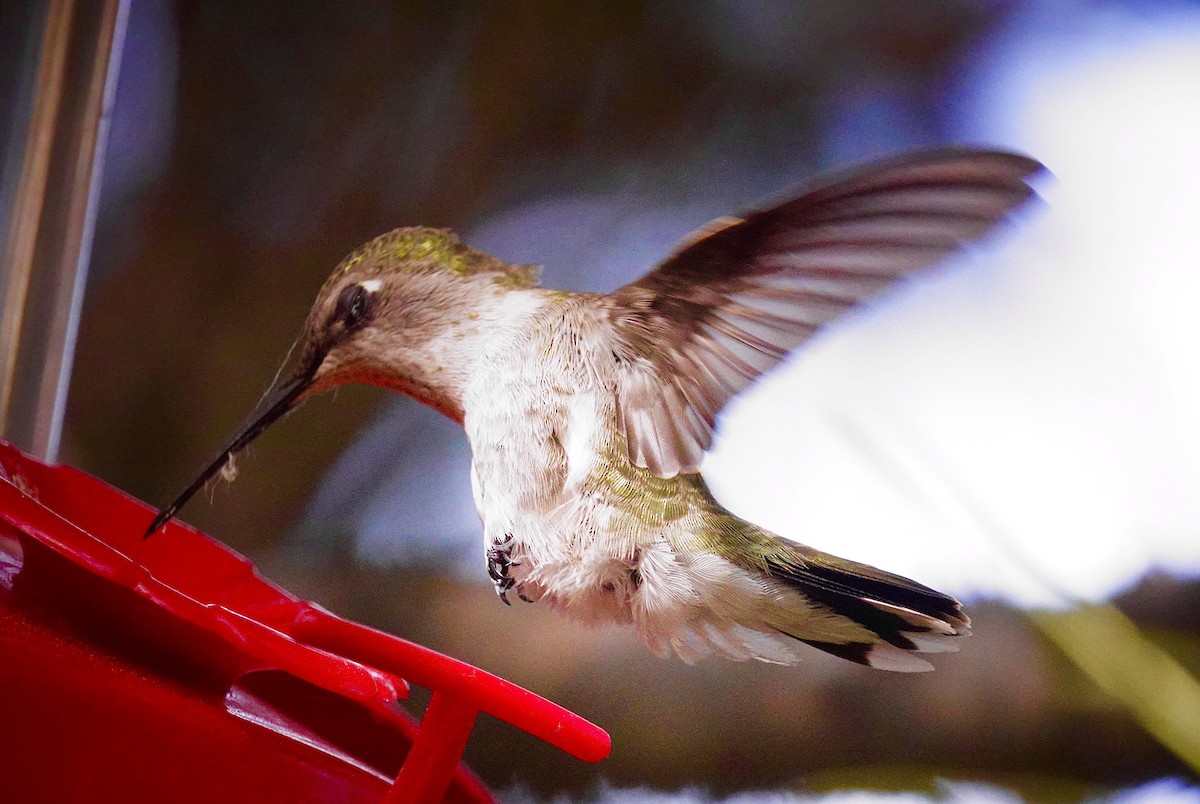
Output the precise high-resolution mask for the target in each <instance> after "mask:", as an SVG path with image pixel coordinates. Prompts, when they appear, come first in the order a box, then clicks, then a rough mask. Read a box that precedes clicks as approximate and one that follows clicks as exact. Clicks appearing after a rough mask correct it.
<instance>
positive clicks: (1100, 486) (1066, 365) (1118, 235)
mask: <svg viewBox="0 0 1200 804" xmlns="http://www.w3.org/2000/svg"><path fill="white" fill-rule="evenodd" d="M1164 8H1171V9H1172V10H1171V12H1170V13H1169V14H1166V13H1162V14H1160V15H1159V17H1158V18H1157V19H1154V18H1153V16H1152V15H1151V16H1147V14H1146V13H1145V12H1142V13H1140V14H1138V15H1136V16H1135V15H1132V14H1130V15H1120V14H1117V13H1115V12H1114V13H1109V14H1107V15H1102V16H1099V17H1089V18H1087V19H1088V23H1087V25H1086V26H1085V27H1082V28H1081V27H1080V26H1079V20H1078V19H1077V18H1069V17H1068V21H1067V22H1065V23H1063V24H1062V26H1060V27H1059V28H1058V29H1057V30H1056V29H1055V28H1054V26H1053V25H1047V20H1046V19H1045V18H1044V17H1038V18H1036V19H1029V20H1026V23H1027V24H1025V25H1021V24H1020V23H1018V25H1017V26H1016V28H1015V30H1013V31H1010V32H1009V33H1008V35H1007V36H1004V37H1002V38H1001V39H1000V40H999V41H998V42H997V43H996V45H995V46H994V47H992V49H991V52H990V54H986V55H985V57H984V59H983V63H984V65H985V66H984V68H983V69H982V70H979V71H977V72H976V74H975V75H974V76H973V78H972V80H971V81H969V82H968V85H967V86H965V87H964V90H965V91H967V92H969V93H971V94H972V96H973V98H974V102H973V105H972V103H964V104H962V108H963V111H964V113H963V115H962V120H963V123H962V125H961V134H962V139H963V140H966V141H985V142H1002V143H1005V145H1006V146H1007V147H1012V148H1015V149H1017V150H1023V151H1026V152H1028V153H1030V154H1033V155H1034V156H1036V157H1038V158H1039V159H1041V160H1043V161H1044V162H1045V163H1046V164H1047V165H1048V166H1049V167H1050V168H1051V170H1052V171H1053V173H1054V175H1055V179H1054V181H1053V182H1052V183H1050V184H1048V185H1047V186H1046V187H1044V188H1043V189H1044V195H1045V197H1046V198H1047V200H1048V201H1049V210H1048V211H1043V215H1044V217H1043V218H1042V219H1041V220H1038V221H1037V222H1036V223H1035V224H1033V225H1031V226H1029V227H1023V228H1020V230H1019V231H1018V233H1017V234H1016V237H1015V238H1002V239H1001V240H999V241H998V242H999V243H1000V244H1002V245H1005V248H1004V249H1003V250H1002V251H998V252H997V251H994V250H992V252H991V255H990V258H989V259H988V260H986V261H980V260H976V261H975V262H976V263H984V264H976V265H973V266H971V267H970V268H969V269H967V270H958V271H949V272H946V273H943V274H941V275H937V276H934V277H931V278H929V279H922V280H919V281H917V282H914V283H912V284H913V285H914V286H915V288H914V290H915V292H912V293H908V294H904V295H905V299H904V303H903V304H902V305H899V306H895V307H892V306H890V305H889V308H890V309H888V312H887V314H886V315H883V316H876V317H874V318H872V319H870V320H867V321H862V320H860V321H859V322H858V323H859V325H858V326H855V327H852V328H849V329H843V330H842V331H841V332H838V333H836V334H835V335H834V336H833V337H831V338H827V339H825V340H824V342H823V343H818V344H817V345H816V348H814V349H812V350H810V351H809V352H807V353H803V354H802V356H801V357H800V358H799V359H797V360H796V361H795V362H794V365H793V366H792V367H791V368H787V369H784V370H783V371H781V372H779V373H778V374H777V375H776V376H773V377H771V378H768V380H767V381H766V382H764V383H762V384H760V385H759V386H758V387H756V388H755V389H754V390H752V391H751V392H750V393H749V394H747V395H746V396H745V397H744V398H743V399H741V400H738V402H737V403H736V404H735V405H734V406H733V408H732V410H731V412H730V414H729V415H728V416H727V417H726V421H725V422H724V426H723V428H722V431H721V438H720V439H719V441H718V449H717V450H716V452H715V453H714V454H713V455H712V456H711V459H710V461H709V462H708V463H707V464H706V467H705V468H706V474H708V475H709V477H710V479H711V481H712V482H713V485H714V488H715V489H716V491H717V494H718V496H719V497H720V498H721V499H722V501H724V502H725V503H726V504H728V505H729V506H730V507H731V508H733V509H734V510H735V511H737V512H738V513H741V514H742V515H744V516H747V517H748V518H750V519H754V520H756V521H759V522H760V523H761V524H764V525H766V526H768V527H772V528H774V529H776V530H778V531H779V532H780V533H782V534H784V535H787V536H791V537H793V538H797V539H799V540H801V541H805V542H807V543H810V544H813V545H814V546H817V547H820V548H822V549H828V550H830V551H831V552H835V553H838V554H841V555H846V556H848V557H853V558H856V559H859V560H864V561H868V562H870V563H874V564H878V565H880V566H883V567H885V568H887V569H889V570H893V571H897V572H902V573H906V574H909V575H912V576H914V577H916V578H918V579H919V580H921V581H923V582H925V583H929V584H931V585H933V586H936V587H939V588H945V589H947V591H950V592H953V593H955V594H958V595H960V596H965V597H971V596H978V595H989V596H1002V597H1006V598H1008V599H1010V600H1013V601H1016V602H1018V603H1024V604H1030V605H1042V604H1048V603H1056V602H1061V601H1062V600H1063V599H1064V598H1069V597H1075V596H1077V597H1083V598H1088V599H1098V598H1103V597H1105V596H1108V595H1111V594H1113V593H1115V592H1117V591H1119V590H1120V589H1122V588H1124V587H1125V586H1127V585H1128V584H1130V583H1132V582H1134V581H1136V579H1137V578H1138V577H1140V576H1141V575H1143V574H1145V573H1146V572H1147V571H1148V570H1150V569H1151V568H1153V567H1164V568H1167V569H1170V570H1172V571H1175V572H1177V573H1188V574H1190V573H1195V572H1196V570H1197V568H1200V315H1198V314H1197V308H1198V306H1200V223H1198V222H1197V217H1198V211H1200V202H1198V198H1197V196H1198V193H1197V185H1198V183H1200V147H1198V140H1197V135H1196V132H1200V92H1198V91H1197V89H1196V88H1197V87H1200V15H1198V14H1197V13H1196V12H1195V11H1191V10H1188V9H1183V10H1182V11H1175V10H1173V9H1174V7H1164ZM1069 26H1070V27H1069ZM984 253H987V250H986V249H985V250H984ZM886 303H887V302H885V304H886Z"/></svg>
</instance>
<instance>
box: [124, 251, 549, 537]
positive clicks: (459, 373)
mask: <svg viewBox="0 0 1200 804" xmlns="http://www.w3.org/2000/svg"><path fill="white" fill-rule="evenodd" d="M536 282H537V272H536V269H535V268H534V267H533V266H527V265H510V264H508V263H506V262H503V261H502V260H498V259H496V258H495V257H491V256H489V255H487V254H484V253H482V252H480V251H476V250H474V249H472V248H470V247H469V246H467V245H465V244H463V243H462V242H460V241H459V239H458V238H457V237H455V236H454V234H453V233H451V232H449V231H447V230H443V229H431V228H426V227H411V228H405V229H396V230H394V231H391V232H388V233H387V234H384V235H380V236H379V237H377V238H375V239H374V240H371V241H369V242H367V243H366V244H364V245H363V246H361V247H359V248H358V249H356V250H355V251H354V252H353V253H352V254H350V255H349V256H348V257H346V258H345V259H344V260H342V262H341V263H340V264H339V265H338V266H337V268H335V269H334V271H333V273H332V274H331V275H330V277H329V279H328V280H327V281H326V282H325V284H324V285H323V286H322V287H321V290H320V291H319V292H318V294H317V298H316V301H314V302H313V306H312V310H311V311H310V312H309V314H308V319H307V320H306V321H305V323H304V328H303V330H302V331H301V333H300V338H299V339H298V341H297V343H296V349H295V350H294V352H295V354H296V355H297V357H296V361H295V363H294V364H293V366H292V368H291V370H290V371H289V372H287V373H286V374H285V375H284V376H285V379H284V380H283V381H282V382H277V383H276V384H275V385H274V386H273V387H272V388H271V390H269V391H268V392H267V394H266V396H265V397H264V398H263V400H262V402H261V403H260V404H259V406H258V408H257V409H256V410H255V411H254V413H253V414H251V416H250V418H249V419H247V420H246V422H245V424H243V425H242V427H240V428H239V429H238V430H237V432H236V433H235V434H234V435H233V437H232V438H231V439H230V440H229V442H228V443H227V444H226V445H225V447H224V449H222V450H221V451H220V452H219V453H217V455H216V456H215V457H214V458H213V460H212V461H211V462H209V463H208V464H207V465H206V466H205V467H204V469H202V470H201V471H200V472H199V473H198V474H197V475H196V477H195V478H194V479H193V480H192V482H191V483H190V484H189V485H188V486H187V488H186V489H184V491H183V493H182V494H180V495H179V497H177V498H176V499H175V501H174V502H173V503H171V505H169V506H167V507H166V508H164V509H162V511H160V512H159V514H158V516H157V517H156V518H155V520H154V522H153V523H152V524H151V526H150V528H149V530H148V531H147V532H146V535H147V536H149V535H150V534H151V533H154V532H155V531H156V530H158V529H159V528H160V527H162V525H164V524H166V522H167V521H168V520H170V519H171V518H172V517H174V516H175V514H176V512H177V511H178V510H179V509H180V508H182V507H183V505H184V504H185V503H186V502H187V501H188V500H189V499H191V498H192V496H193V495H195V493H196V492H197V491H199V490H200V489H201V488H203V487H204V485H205V484H206V483H207V482H208V481H209V480H210V479H211V478H212V477H213V476H214V475H216V474H217V473H218V472H220V471H221V470H222V469H223V468H224V467H225V466H226V465H227V464H228V463H229V461H230V460H231V459H232V458H233V456H234V455H236V454H237V453H239V452H241V451H242V450H243V449H245V448H246V446H247V445H249V444H250V442H251V441H253V440H254V439H255V438H257V437H258V436H259V435H260V434H261V433H262V432H263V431H264V430H266V429H267V427H269V426H270V425H271V424H272V423H274V422H275V421H278V420H279V419H280V418H282V417H283V416H284V415H285V414H287V413H288V412H289V411H291V410H293V409H295V408H296V407H297V406H299V405H300V403H301V402H303V401H304V400H305V399H307V398H308V397H310V396H312V395H313V394H315V393H318V392H320V391H323V390H326V389H328V388H332V387H334V386H337V385H344V384H347V383H355V382H357V383H368V384H371V385H380V386H383V387H386V388H391V389H392V390H396V391H400V392H402V393H406V394H408V395H409V396H412V397H415V398H416V399H418V400H420V401H422V402H425V403H426V404H428V405H430V406H431V407H433V408H435V409H437V410H439V411H441V412H442V413H445V414H446V415H447V416H449V417H451V418H453V419H456V420H459V421H461V420H462V416H463V412H462V405H461V401H460V400H461V397H460V393H459V391H460V389H461V387H462V383H463V381H464V380H465V379H466V377H467V375H468V373H469V372H470V368H471V364H472V362H473V358H474V356H475V355H476V354H477V353H478V352H479V350H480V349H481V348H482V345H483V343H484V340H485V339H486V338H487V337H488V336H489V334H490V332H491V327H490V325H491V324H492V323H494V321H495V320H496V319H497V318H498V317H500V316H502V315H503V312H504V310H505V308H506V305H505V301H504V300H505V297H507V296H508V295H509V294H511V293H512V292H513V291H519V290H525V289H528V288H531V287H534V286H535V285H536Z"/></svg>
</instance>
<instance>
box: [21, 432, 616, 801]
mask: <svg viewBox="0 0 1200 804" xmlns="http://www.w3.org/2000/svg"><path fill="white" fill-rule="evenodd" d="M153 513H154V512H153V511H152V510H151V509H150V508H148V507H147V506H145V505H144V504H142V503H140V502H138V501H136V500H133V499H132V498H130V497H128V496H126V495H124V494H122V493H121V492H119V491H117V490H115V489H113V488H111V487H110V486H107V485H105V484H104V483H102V482H100V481H98V480H96V479H95V478H92V477H89V476H88V475H85V474H83V473H82V472H79V471H77V470H74V469H71V468H69V467H49V466H45V465H44V464H41V463H39V462H37V461H35V460H33V459H32V458H30V457H28V456H26V455H24V454H22V453H20V452H19V451H17V450H16V449H14V448H12V447H11V446H9V445H7V444H4V443H3V442H0V690H3V695H4V698H5V702H4V704H3V711H4V716H3V722H4V725H3V727H2V728H0V775H2V777H3V778H2V780H0V784H2V785H3V789H4V791H5V793H4V795H5V798H6V800H13V801H115V800H120V801H168V800H169V801H177V802H190V801H231V802H233V801H314V802H315V801H334V800H336V801H348V802H349V801H354V802H357V801H381V800H382V801H422V802H425V801H429V802H432V801H438V800H442V799H443V796H444V800H447V801H464V802H465V801H473V802H477V801H490V800H491V798H490V796H489V795H488V793H487V791H486V790H485V789H484V788H483V786H482V785H481V784H480V783H479V782H478V780H477V779H475V777H474V776H472V775H471V774H470V773H469V772H468V771H467V770H466V769H465V768H464V767H462V766H461V765H460V757H461V754H462V750H463V748H464V747H465V745H466V742H467V739H468V736H469V734H470V731H471V727H472V725H473V723H474V721H475V718H476V716H477V715H478V713H479V712H487V713H489V714H492V715H494V716H495V717H498V718H500V719H502V720H505V721H508V722H509V723H512V724H513V725H515V726H517V727H518V728H521V729H524V730H525V731H528V732H529V733H531V734H533V735H535V736H537V737H539V738H541V739H543V740H545V741H547V742H549V743H551V744H552V745H555V746H557V747H559V748H561V749H562V750H564V751H566V752H567V753H569V754H572V755H573V756H576V757H578V758H579V759H583V760H585V761H590V762H592V761H598V760H600V759H603V758H604V757H606V756H607V755H608V753H609V750H610V742H609V738H608V735H607V734H606V733H605V732H604V731H603V730H601V729H599V728H598V727H596V726H594V725H592V724H591V723H589V722H587V721H586V720H583V719H582V718H580V717H578V716H577V715H574V714H572V713H571V712H569V711H567V710H565V709H563V708H562V707H559V706H557V705H556V704H553V703H551V702H549V701H547V700H545V699H543V698H541V697H539V696H537V695H534V694H533V693H531V692H528V691H527V690H524V689H522V688H520V687H517V686H515V685H513V684H510V683H509V682H507V681H504V680H503V679H501V678H498V677H496V676H494V675H491V674H490V673H486V672H484V671H483V670H480V669H478V668H475V667H472V666H471V665H468V664H465V663H463V662H460V661H458V660H456V659H453V658H450V657H448V656H444V655H442V654H439V653H437V652H435V651H431V650H429V649H427V648H423V647H421V646H420V645H416V644H413V643H411V642H407V641H405V640H403V639H398V638H396V637H393V636H390V635H387V634H384V633H381V632H379V631H375V630H373V629H370V628H367V627H365V626H362V625H359V624H357V623H352V622H348V621H346V620H342V619H340V618H338V617H336V616H334V615H332V614H330V613H329V612H327V611H325V610H324V609H321V608H320V607H318V606H316V605H313V604H311V603H307V602H304V601H300V600H297V599H296V598H295V597H292V596H291V595H289V594H287V593H286V592H284V591H283V590H281V589H279V588H278V587H276V586H274V585H272V584H270V583H267V582H266V581H264V580H263V579H262V578H260V577H259V576H258V575H257V574H255V572H254V569H253V567H252V566H251V565H250V563H249V562H248V561H246V559H244V558H242V557H241V556H239V555H237V554H236V553H233V552H232V551H230V550H229V549H228V548H225V547H224V546H222V545H220V544H219V543H217V542H215V541H213V540H212V539H209V538H208V537H207V536H205V535H204V534H202V533H199V532H198V531H195V530H194V529H192V528H190V527H188V526H186V525H184V524H182V523H179V522H172V523H171V524H169V525H168V526H167V528H166V529H165V531H163V532H160V533H159V534H157V535H156V536H155V537H154V538H152V539H150V540H148V541H143V540H142V538H141V534H142V532H143V531H144V530H145V527H146V525H147V524H148V523H149V522H150V520H151V518H152V516H153ZM406 682H412V683H415V684H417V685H419V686H422V687H427V688H429V689H431V690H433V698H432V700H431V702H430V704H429V706H428V707H427V708H426V711H425V714H424V717H423V719H422V721H421V723H420V724H419V725H418V724H417V723H416V722H415V721H413V719H412V718H411V717H410V716H409V715H408V714H406V713H405V712H404V711H403V710H402V709H400V708H399V707H398V706H397V705H396V703H395V702H396V700H397V698H399V697H402V696H404V695H406V694H407V683H406ZM393 779H395V782H394V783H393V782H392V780H393Z"/></svg>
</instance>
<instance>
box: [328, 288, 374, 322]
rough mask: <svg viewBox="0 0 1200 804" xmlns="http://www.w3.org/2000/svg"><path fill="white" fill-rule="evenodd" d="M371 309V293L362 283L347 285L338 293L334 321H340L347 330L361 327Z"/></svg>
mask: <svg viewBox="0 0 1200 804" xmlns="http://www.w3.org/2000/svg"><path fill="white" fill-rule="evenodd" d="M370 311H371V293H370V292H369V291H368V290H367V289H366V288H365V287H363V286H362V285H357V284H356V285H347V286H346V287H344V288H342V292H341V293H339V294H338V299H337V304H336V305H335V306H334V308H333V317H332V321H340V322H341V324H342V326H344V327H345V328H346V331H347V332H354V331H355V330H358V329H361V328H362V327H363V325H364V324H366V322H367V315H368V313H370Z"/></svg>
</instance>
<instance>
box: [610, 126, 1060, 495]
mask: <svg viewBox="0 0 1200 804" xmlns="http://www.w3.org/2000/svg"><path fill="white" fill-rule="evenodd" d="M1041 169H1042V166H1041V165H1040V164H1039V163H1038V162H1036V161H1034V160H1033V159H1029V158H1028V157H1024V156H1018V155H1016V154H1010V153H1003V152H998V151H981V150H972V149H963V148H951V149H939V150H933V151H925V152H921V153H918V154H913V155H909V156H904V157H901V158H898V159H894V160H888V161H884V162H877V163H873V164H870V165H866V166H863V167H858V168H852V169H850V170H847V171H843V172H838V173H834V174H830V175H828V176H826V177H824V178H822V179H820V180H819V181H818V182H817V183H816V184H815V185H813V187H812V188H811V189H809V190H807V191H805V192H803V193H801V194H800V195H798V196H796V197H794V198H792V199H791V200H788V201H785V202H783V203H781V204H779V205H777V206H774V207H771V208H770V209H764V210H761V211H758V212H753V213H750V214H749V215H747V216H746V217H745V218H742V219H721V220H717V221H714V222H713V223H711V224H709V225H708V226H707V227H705V228H704V229H702V230H700V231H699V232H698V233H696V235H694V236H693V237H692V238H690V239H689V240H688V241H686V242H685V243H684V244H683V245H681V247H680V248H679V250H678V251H676V252H675V254H674V255H672V256H671V257H669V258H668V259H667V260H666V261H665V262H663V263H662V264H661V265H659V266H658V267H657V268H655V269H654V270H653V271H651V272H650V273H648V274H646V275H645V276H643V277H642V278H641V279H639V280H637V281H636V282H633V283H631V284H629V285H626V286H624V287H622V288H620V289H618V290H617V291H616V292H615V293H613V294H612V295H611V296H610V297H609V299H608V303H609V309H608V312H609V321H610V324H611V326H612V327H613V329H614V331H615V334H616V336H617V340H618V342H619V343H620V344H621V347H620V351H618V352H616V353H615V354H614V357H615V358H616V359H617V360H618V362H619V363H620V364H621V372H620V378H619V380H618V388H617V396H618V403H619V407H620V414H619V422H620V426H621V427H622V429H623V431H624V434H625V437H626V441H627V444H628V449H629V458H630V460H631V461H633V463H635V464H636V465H638V466H642V467H646V468H648V469H650V471H652V472H654V474H656V475H659V476H661V477H672V476H674V475H675V474H678V473H679V472H694V471H696V470H697V468H698V467H699V465H700V461H701V459H702V458H703V456H704V452H705V450H707V449H708V448H709V446H710V445H711V444H712V433H713V427H714V425H715V422H716V416H717V413H718V412H719V411H720V410H721V408H722V407H723V406H724V405H725V403H726V402H727V401H728V400H729V398H730V397H732V396H733V395H734V394H736V393H738V392H739V391H741V390H742V389H743V388H745V387H746V386H748V385H749V384H750V383H751V382H753V381H754V380H755V378H757V377H758V375H759V374H761V373H762V372H764V371H767V370H768V369H770V368H772V367H773V366H774V365H775V364H776V363H777V362H779V360H780V359H782V358H783V357H784V356H785V355H786V354H787V353H788V352H790V351H791V350H793V349H795V348H796V347H797V346H799V345H800V344H801V343H803V342H804V341H805V340H807V339H808V338H809V337H810V336H811V335H812V334H813V333H814V332H815V331H816V330H817V329H818V328H819V327H820V326H821V325H822V324H824V323H825V322H827V321H829V320H831V319H833V318H835V317H836V316H837V315H838V314H839V313H841V312H842V311H843V310H846V309H848V308H850V307H853V306H854V305H856V304H857V303H859V302H860V301H863V300H865V299H870V298H872V297H874V296H876V295H878V294H879V293H880V292H881V291H883V290H884V289H885V288H887V287H888V286H890V285H892V284H893V283H894V282H895V281H896V280H898V279H900V278H901V277H903V276H905V275H907V274H910V273H912V272H914V271H917V270H920V269H922V268H925V267H927V266H930V265H933V264H935V263H937V262H938V261H940V260H941V259H942V258H943V257H945V256H946V255H948V254H949V253H951V252H952V251H954V250H955V249H957V248H958V247H959V246H961V245H962V244H964V243H966V242H968V241H970V240H972V239H973V238H976V237H979V236H980V235H982V234H984V233H985V232H987V231H988V230H990V229H992V228H993V227H994V226H995V225H996V224H997V223H999V222H1000V221H1001V220H1003V219H1004V217H1005V216H1006V215H1007V214H1008V213H1009V212H1011V211H1012V210H1013V209H1015V208H1016V207H1018V206H1020V205H1021V204H1022V203H1023V202H1025V201H1027V200H1028V199H1029V198H1031V197H1032V196H1033V195H1034V191H1033V189H1032V188H1031V187H1030V186H1029V184H1028V181H1029V179H1030V177H1032V176H1033V175H1034V174H1036V173H1038V172H1039V171H1040V170H1041Z"/></svg>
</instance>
